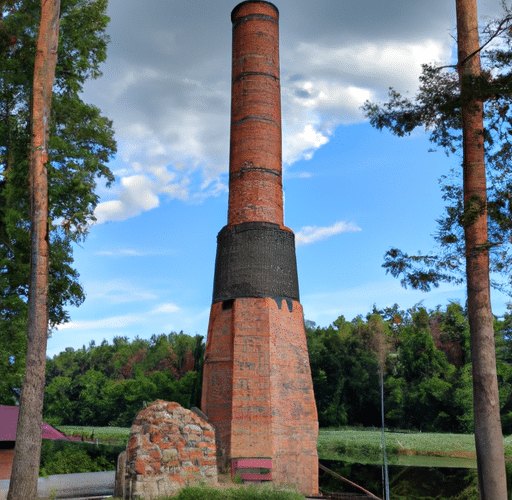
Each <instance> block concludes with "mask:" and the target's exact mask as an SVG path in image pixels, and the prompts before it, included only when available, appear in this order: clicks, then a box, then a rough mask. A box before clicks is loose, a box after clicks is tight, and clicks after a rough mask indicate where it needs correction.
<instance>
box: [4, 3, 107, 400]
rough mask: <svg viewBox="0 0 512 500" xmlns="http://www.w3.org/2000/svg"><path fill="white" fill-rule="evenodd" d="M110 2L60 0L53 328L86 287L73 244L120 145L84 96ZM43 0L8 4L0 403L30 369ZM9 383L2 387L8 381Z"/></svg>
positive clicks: (52, 192)
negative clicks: (33, 131)
mask: <svg viewBox="0 0 512 500" xmlns="http://www.w3.org/2000/svg"><path fill="white" fill-rule="evenodd" d="M106 6H107V1H106V0H61V5H60V32H59V44H58V52H59V53H58V60H57V65H56V69H55V80H54V86H53V96H52V105H51V114H50V120H49V126H50V136H49V143H48V154H49V161H48V163H47V169H48V196H49V200H48V201H49V206H48V223H49V228H48V230H49V232H48V241H49V257H50V265H49V284H48V286H49V294H48V308H49V324H50V327H52V326H54V325H57V324H61V323H64V322H66V321H67V320H68V318H69V316H68V312H67V310H66V309H67V306H69V305H80V304H81V302H82V301H83V300H84V293H83V290H82V288H81V286H80V283H79V281H78V278H79V274H78V272H77V271H76V269H74V268H73V252H72V243H73V242H80V241H83V239H84V238H85V235H86V233H87V229H88V226H89V224H90V223H91V222H92V221H93V220H94V215H93V212H94V208H95V207H96V205H97V203H98V195H97V194H96V193H95V187H96V184H97V182H98V179H103V180H104V181H105V182H106V184H107V185H108V184H109V183H110V182H112V180H113V175H112V173H111V172H110V170H109V168H108V167H107V162H108V160H109V159H110V158H111V157H112V155H113V154H114V153H115V150H116V144H115V141H114V132H113V129H112V122H111V121H109V120H108V119H106V118H105V117H103V116H102V115H101V112H100V110H99V109H97V108H96V107H94V106H91V105H89V104H86V103H84V102H83V101H82V99H81V97H80V92H81V90H82V88H83V84H84V83H85V81H86V80H87V79H89V78H96V77H97V76H99V75H100V74H101V72H100V64H101V63H102V62H103V61H104V60H105V57H106V46H107V42H108V37H107V36H106V35H105V33H104V32H105V29H106V26H107V23H108V17H107V16H106V14H105V11H106ZM40 9H41V5H40V2H37V1H36V0H27V1H19V0H8V1H6V2H2V3H1V4H0V269H1V270H2V272H0V346H1V347H0V380H1V381H4V380H8V381H9V393H6V392H2V394H1V395H0V399H1V402H2V403H5V404H13V403H15V402H17V401H18V400H19V394H20V388H21V380H22V376H23V371H24V368H25V353H26V331H27V298H28V288H29V279H28V276H29V270H30V236H29V230H28V229H29V213H30V211H29V203H28V200H29V196H28V189H29V183H28V171H29V156H28V151H29V145H30V124H31V120H30V109H31V106H30V102H31V95H32V82H33V75H34V63H35V53H36V50H35V49H36V35H37V29H38V23H39V19H40ZM0 385H1V384H0Z"/></svg>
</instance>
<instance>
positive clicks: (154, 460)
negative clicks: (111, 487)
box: [115, 400, 217, 500]
mask: <svg viewBox="0 0 512 500" xmlns="http://www.w3.org/2000/svg"><path fill="white" fill-rule="evenodd" d="M216 451H217V448H216V445H215V431H214V428H213V427H212V426H211V425H210V424H209V423H208V422H207V421H206V420H204V419H203V418H201V417H200V416H199V415H197V414H196V413H194V412H193V411H191V410H187V409H185V408H183V407H181V406H180V405H179V404H178V403H169V402H166V401H162V400H158V401H155V402H154V403H152V404H151V405H149V406H148V407H147V408H145V409H144V410H142V411H141V412H139V413H138V414H137V416H136V417H135V421H134V423H133V425H132V428H131V432H130V438H129V440H128V446H127V449H126V454H125V455H124V457H123V454H121V456H120V459H119V462H118V470H117V475H116V487H115V495H116V496H118V497H120V498H123V499H132V498H133V499H135V498H141V499H145V500H150V499H153V498H157V497H162V496H169V495H172V494H173V493H176V491H177V490H179V489H180V488H182V487H184V486H186V485H188V484H198V483H204V484H209V485H216V484H217V462H216Z"/></svg>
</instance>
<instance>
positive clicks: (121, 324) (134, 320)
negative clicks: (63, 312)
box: [57, 314, 145, 331]
mask: <svg viewBox="0 0 512 500" xmlns="http://www.w3.org/2000/svg"><path fill="white" fill-rule="evenodd" d="M144 320H145V318H144V316H143V315H138V314H123V315H120V316H111V317H109V318H103V319H95V320H91V321H70V322H69V323H65V324H63V325H60V326H58V327H57V330H58V331H61V330H86V329H107V328H125V327H127V326H131V325H135V324H138V323H142V322H144Z"/></svg>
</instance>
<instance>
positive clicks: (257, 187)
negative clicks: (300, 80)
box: [228, 2, 283, 226]
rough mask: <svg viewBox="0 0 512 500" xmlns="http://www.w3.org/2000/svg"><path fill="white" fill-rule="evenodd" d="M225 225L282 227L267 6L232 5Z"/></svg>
mask: <svg viewBox="0 0 512 500" xmlns="http://www.w3.org/2000/svg"><path fill="white" fill-rule="evenodd" d="M231 20H232V22H233V59H232V75H231V76H232V94H231V136H230V137H231V144H230V158H229V173H230V180H229V215H228V226H231V225H235V224H241V223H244V222H254V221H266V222H272V223H275V224H279V225H282V224H283V192H282V184H281V182H282V181H281V179H282V172H281V163H282V158H281V88H280V80H279V24H278V20H279V14H278V12H277V10H276V8H275V7H274V6H273V5H271V4H270V3H265V2H251V3H245V4H241V5H239V6H238V7H235V9H234V10H233V13H232V17H231Z"/></svg>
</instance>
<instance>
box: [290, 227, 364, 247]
mask: <svg viewBox="0 0 512 500" xmlns="http://www.w3.org/2000/svg"><path fill="white" fill-rule="evenodd" d="M357 231H361V228H360V227H358V226H357V225H356V224H354V223H353V222H343V221H339V222H336V223H335V224H333V225H332V226H326V227H318V226H306V227H303V228H302V229H300V230H299V231H298V232H297V233H295V244H296V245H297V246H300V245H308V244H309V243H314V242H315V241H321V240H326V239H328V238H331V237H332V236H335V235H337V234H340V233H353V232H357Z"/></svg>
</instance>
